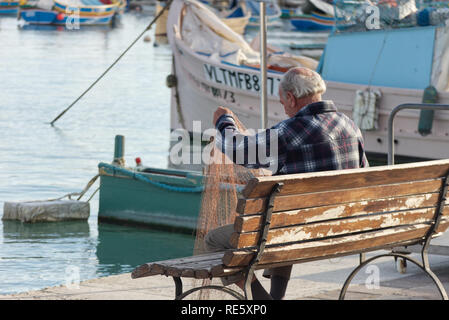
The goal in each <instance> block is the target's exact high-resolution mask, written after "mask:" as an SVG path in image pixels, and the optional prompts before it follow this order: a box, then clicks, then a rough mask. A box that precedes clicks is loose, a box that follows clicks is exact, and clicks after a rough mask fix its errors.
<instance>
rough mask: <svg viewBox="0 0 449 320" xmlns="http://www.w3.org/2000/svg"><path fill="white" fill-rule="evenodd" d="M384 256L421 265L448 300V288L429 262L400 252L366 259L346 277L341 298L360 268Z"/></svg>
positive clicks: (442, 296)
mask: <svg viewBox="0 0 449 320" xmlns="http://www.w3.org/2000/svg"><path fill="white" fill-rule="evenodd" d="M382 257H398V258H402V259H404V260H408V261H410V262H413V263H414V264H415V265H417V266H418V267H420V268H421V269H422V270H423V271H424V272H425V273H427V274H428V275H429V276H430V278H431V279H432V280H433V282H434V283H435V285H436V286H437V289H438V291H439V293H440V295H441V298H442V299H443V300H448V296H447V293H446V290H445V289H444V287H443V285H442V283H441V281H440V280H439V279H438V277H437V276H436V275H435V274H434V273H433V272H432V271H431V270H430V268H429V266H428V263H426V261H425V260H424V263H423V264H421V263H419V262H418V261H416V260H415V259H412V258H410V257H407V256H406V255H404V254H399V253H389V254H382V255H378V256H375V257H373V258H370V259H368V260H365V261H364V262H363V263H361V264H359V265H358V266H357V267H356V268H355V269H354V270H353V271H352V272H351V274H350V275H349V276H348V278H347V279H346V281H345V283H344V285H343V288H342V289H341V291H340V296H339V300H343V299H344V298H345V295H346V291H347V289H348V286H349V284H350V283H351V281H352V279H353V278H354V276H355V275H356V274H357V272H359V271H360V269H362V268H363V267H364V266H366V265H367V264H368V263H370V262H372V261H373V260H376V259H379V258H382Z"/></svg>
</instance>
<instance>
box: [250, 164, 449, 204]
mask: <svg viewBox="0 0 449 320" xmlns="http://www.w3.org/2000/svg"><path fill="white" fill-rule="evenodd" d="M448 170H449V160H447V159H446V160H435V161H425V162H414V163H406V164H398V165H394V166H377V167H370V168H360V169H346V170H336V171H323V172H311V173H302V174H289V175H285V176H271V177H257V178H254V179H252V180H251V181H250V182H249V183H248V185H247V187H245V189H244V190H243V191H242V193H243V196H244V197H245V198H256V197H265V196H267V195H268V194H269V193H270V191H271V189H272V188H273V186H274V185H275V184H276V183H277V182H283V183H284V186H283V188H282V190H281V193H280V195H290V194H298V193H305V192H320V191H331V190H341V189H348V188H352V187H354V185H356V186H358V187H364V186H365V187H366V186H376V185H385V184H395V183H401V182H407V181H410V179H413V180H426V179H433V178H439V177H443V176H445V175H446V174H447V172H448Z"/></svg>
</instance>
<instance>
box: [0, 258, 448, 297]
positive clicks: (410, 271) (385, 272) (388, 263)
mask: <svg viewBox="0 0 449 320" xmlns="http://www.w3.org/2000/svg"><path fill="white" fill-rule="evenodd" d="M385 252H386V251H385ZM370 256H373V253H370V254H367V258H369V257H370ZM411 257H414V258H416V259H418V260H419V258H420V257H419V255H418V254H411ZM429 260H430V265H431V269H432V271H433V272H434V273H435V274H436V275H437V276H438V277H439V279H440V280H441V282H442V283H443V285H444V287H445V289H446V291H447V292H449V257H448V256H443V255H429ZM358 262H359V256H358V255H354V256H348V257H343V258H337V259H327V260H321V261H314V262H307V263H302V264H297V265H295V266H294V267H293V271H292V277H291V280H290V283H289V287H288V289H287V294H286V297H285V299H286V300H335V299H338V297H339V292H340V289H341V287H342V286H343V283H344V281H345V279H346V277H347V276H348V275H349V274H350V272H351V271H352V270H353V268H354V267H355V266H357V264H358ZM261 272H262V271H261V270H258V271H257V272H256V274H257V275H258V278H259V279H260V281H261V283H262V284H263V285H264V287H265V288H267V289H269V285H270V284H269V280H268V279H265V278H263V277H262V276H261ZM200 283H201V282H200V280H192V279H183V284H184V290H186V289H189V288H191V287H192V286H193V285H198V284H200ZM213 283H214V284H215V283H217V284H219V283H220V282H219V280H214V281H213ZM174 289H175V287H174V282H173V280H172V278H171V277H166V276H152V277H146V278H141V279H131V276H130V273H125V274H120V275H114V276H108V277H103V278H98V279H91V280H86V281H82V282H80V283H79V285H78V286H76V285H75V284H73V285H71V286H69V287H67V286H66V285H61V286H57V287H50V288H45V289H42V290H37V291H29V292H24V293H18V294H12V295H1V296H0V300H171V299H173V298H174V292H175V290H174ZM192 298H193V299H195V296H194V295H192ZM209 298H210V299H231V298H232V297H230V296H226V294H224V293H221V292H218V291H211V292H210V295H209ZM346 299H348V300H351V299H355V300H438V299H441V296H440V294H439V292H438V290H437V288H436V286H435V285H434V283H433V281H432V280H431V278H430V277H429V276H428V275H426V274H425V273H424V272H423V271H422V270H421V269H420V268H419V267H417V266H415V265H414V264H412V263H408V264H407V269H406V272H405V273H404V274H401V273H399V272H398V271H397V269H396V265H395V262H394V259H393V258H390V257H386V258H381V259H379V260H376V261H374V262H373V263H371V264H368V266H365V267H364V268H363V269H361V270H360V272H359V273H358V275H357V276H356V277H355V278H354V279H353V282H352V283H351V285H350V286H349V289H348V293H347V295H346Z"/></svg>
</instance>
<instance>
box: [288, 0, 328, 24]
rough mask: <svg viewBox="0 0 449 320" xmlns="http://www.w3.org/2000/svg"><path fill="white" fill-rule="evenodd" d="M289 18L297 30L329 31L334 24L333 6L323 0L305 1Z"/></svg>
mask: <svg viewBox="0 0 449 320" xmlns="http://www.w3.org/2000/svg"><path fill="white" fill-rule="evenodd" d="M289 18H290V23H291V25H292V26H293V27H294V28H295V30H298V31H330V30H332V28H333V27H334V26H335V15H334V7H333V5H332V4H331V3H328V2H326V1H323V0H307V1H305V2H304V3H303V5H302V6H301V8H298V9H297V10H296V11H295V12H294V13H293V14H291V15H290V17H289Z"/></svg>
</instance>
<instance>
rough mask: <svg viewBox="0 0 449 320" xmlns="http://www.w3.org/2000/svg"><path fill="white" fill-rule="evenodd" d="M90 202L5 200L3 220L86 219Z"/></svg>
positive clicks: (48, 220)
mask: <svg viewBox="0 0 449 320" xmlns="http://www.w3.org/2000/svg"><path fill="white" fill-rule="evenodd" d="M89 214H90V206H89V203H88V202H84V201H77V200H47V201H29V202H5V203H4V205H3V217H2V220H19V221H22V222H42V221H47V222H50V221H53V222H54V221H64V220H86V219H88V218H89Z"/></svg>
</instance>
